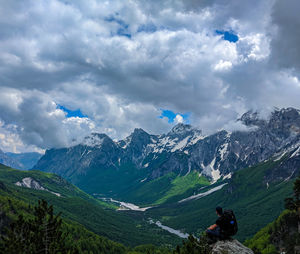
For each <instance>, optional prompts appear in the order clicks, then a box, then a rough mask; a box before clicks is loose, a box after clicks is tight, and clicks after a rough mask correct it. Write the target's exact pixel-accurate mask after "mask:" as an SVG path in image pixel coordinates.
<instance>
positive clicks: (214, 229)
mask: <svg viewBox="0 0 300 254" xmlns="http://www.w3.org/2000/svg"><path fill="white" fill-rule="evenodd" d="M216 213H217V215H218V217H219V218H218V219H217V220H216V223H215V224H213V225H211V226H210V227H209V228H207V230H206V234H207V236H208V238H210V240H212V241H218V240H223V239H225V235H224V234H223V231H224V230H223V229H224V227H225V223H226V222H225V218H224V216H223V209H222V207H220V206H217V207H216Z"/></svg>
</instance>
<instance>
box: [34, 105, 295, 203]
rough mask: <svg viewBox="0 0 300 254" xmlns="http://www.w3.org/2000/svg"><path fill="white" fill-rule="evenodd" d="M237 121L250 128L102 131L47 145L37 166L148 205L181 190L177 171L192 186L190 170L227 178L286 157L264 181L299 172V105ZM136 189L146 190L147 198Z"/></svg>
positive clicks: (93, 190)
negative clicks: (118, 135)
mask: <svg viewBox="0 0 300 254" xmlns="http://www.w3.org/2000/svg"><path fill="white" fill-rule="evenodd" d="M239 121H242V122H243V123H244V124H245V125H247V126H248V127H249V130H248V131H234V132H232V133H231V132H227V131H224V130H223V131H219V132H217V133H215V134H213V135H209V136H204V135H203V134H202V132H201V131H200V130H198V129H196V128H193V127H192V126H190V125H185V124H179V125H176V126H175V127H173V129H172V130H171V131H170V132H169V133H167V134H163V135H151V134H148V133H147V132H145V131H144V130H142V129H135V130H134V132H133V133H132V134H131V135H130V136H129V137H127V138H126V139H124V140H121V141H117V142H115V141H113V140H112V139H111V138H110V137H108V136H107V135H106V134H99V133H93V134H91V135H90V136H88V137H86V138H85V139H84V141H83V142H82V143H81V144H78V145H74V146H72V147H67V148H61V149H50V150H47V151H46V153H45V155H44V156H43V157H42V158H41V159H40V160H39V162H38V163H37V165H36V166H35V167H34V168H35V169H39V170H42V171H47V172H52V173H56V174H59V175H60V176H62V177H65V178H66V179H68V180H70V181H71V182H72V183H74V184H75V185H77V186H78V187H80V188H81V189H83V190H85V191H86V192H88V193H98V194H101V195H104V196H109V197H114V198H117V199H118V198H119V199H122V200H126V201H131V202H136V203H138V204H153V202H154V203H155V202H158V201H159V200H161V198H163V197H169V196H170V195H178V194H180V195H181V194H183V193H181V192H180V191H178V190H175V191H172V188H173V187H174V184H176V181H175V178H174V177H176V176H178V177H181V178H182V179H183V178H184V176H185V175H187V174H189V173H192V175H193V179H194V180H191V181H193V182H187V183H185V184H187V185H189V184H190V185H191V186H190V187H189V188H194V191H196V192H197V191H198V190H199V189H200V188H201V187H202V186H203V185H201V184H202V183H203V182H202V183H201V181H200V178H199V180H197V179H195V177H196V175H197V174H195V172H197V173H198V175H199V176H201V175H202V176H206V177H207V178H208V179H210V181H211V182H212V183H214V182H216V181H217V180H218V179H220V180H221V179H226V178H230V177H231V175H232V174H233V173H234V172H236V171H237V170H239V169H243V168H246V167H250V166H253V165H256V164H258V163H260V162H263V161H265V160H269V159H273V160H276V159H280V158H282V156H285V160H284V162H283V163H280V164H279V165H277V166H276V169H272V170H271V171H270V172H269V173H268V174H266V177H265V179H264V181H265V184H267V183H268V184H269V183H271V182H274V181H283V180H285V179H290V178H294V177H295V176H296V175H297V174H298V173H299V170H300V153H299V149H300V148H299V147H300V114H299V110H297V109H293V108H288V109H282V110H276V111H274V112H273V113H272V115H271V117H270V119H268V120H263V119H259V118H258V116H257V114H255V113H253V112H247V113H246V114H244V115H243V116H242V117H241V118H240V119H239ZM286 157H287V158H286ZM189 175H190V174H189ZM191 179H192V178H191ZM174 181H175V183H174ZM184 181H186V180H184ZM195 181H197V182H198V185H197V184H196V183H195ZM192 186H194V187H192ZM196 186H198V187H196ZM187 187H188V186H187ZM173 190H174V189H173ZM139 193H144V194H146V193H147V197H145V196H141V195H140V194H139ZM150 193H151V195H150ZM153 197H155V199H154V198H153ZM180 198H181V199H182V198H184V197H183V196H181V197H180ZM163 200H166V199H163Z"/></svg>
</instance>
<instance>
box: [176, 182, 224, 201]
mask: <svg viewBox="0 0 300 254" xmlns="http://www.w3.org/2000/svg"><path fill="white" fill-rule="evenodd" d="M226 184H228V183H223V184H221V185H219V186H217V187H214V188H212V189H210V190H208V191H206V192H202V193H199V194H196V195H193V196H190V197H188V198H185V199H182V200H180V201H178V203H182V202H186V201H189V200H192V199H198V198H203V197H205V196H208V195H209V194H212V193H214V192H216V191H218V190H221V189H222V188H223V187H224V186H225V185H226Z"/></svg>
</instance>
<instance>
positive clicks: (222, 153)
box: [219, 143, 228, 160]
mask: <svg viewBox="0 0 300 254" xmlns="http://www.w3.org/2000/svg"><path fill="white" fill-rule="evenodd" d="M227 148H228V143H225V144H223V145H222V146H221V149H219V153H220V156H221V160H223V159H224V155H225V153H226V152H227Z"/></svg>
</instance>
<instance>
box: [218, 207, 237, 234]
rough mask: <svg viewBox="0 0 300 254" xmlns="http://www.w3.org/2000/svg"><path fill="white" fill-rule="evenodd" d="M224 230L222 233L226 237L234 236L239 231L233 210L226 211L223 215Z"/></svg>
mask: <svg viewBox="0 0 300 254" xmlns="http://www.w3.org/2000/svg"><path fill="white" fill-rule="evenodd" d="M222 217H223V221H224V224H223V228H221V230H222V233H223V234H224V235H225V236H233V235H235V234H236V233H237V231H238V224H237V221H236V218H235V215H234V213H233V211H232V210H224V212H223V214H222Z"/></svg>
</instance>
